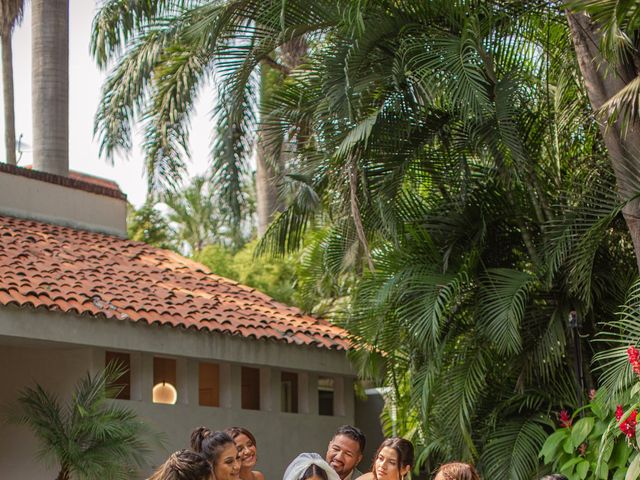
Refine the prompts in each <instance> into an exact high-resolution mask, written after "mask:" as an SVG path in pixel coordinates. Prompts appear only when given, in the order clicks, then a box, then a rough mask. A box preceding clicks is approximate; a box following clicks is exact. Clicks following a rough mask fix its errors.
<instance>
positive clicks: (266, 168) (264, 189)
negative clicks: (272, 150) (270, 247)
mask: <svg viewBox="0 0 640 480" xmlns="http://www.w3.org/2000/svg"><path fill="white" fill-rule="evenodd" d="M267 137H268V134H267V133H266V132H265V131H264V129H260V134H259V136H258V143H257V146H256V150H257V151H256V210H257V214H258V236H259V237H261V236H262V235H264V233H265V232H266V231H267V228H269V224H270V223H271V221H272V220H273V217H274V216H275V214H276V212H278V211H280V210H281V209H282V203H281V202H280V201H279V200H278V186H277V182H278V177H277V172H276V169H274V168H273V166H272V165H270V164H269V162H268V160H267V148H266V147H265V143H266V142H268V139H267Z"/></svg>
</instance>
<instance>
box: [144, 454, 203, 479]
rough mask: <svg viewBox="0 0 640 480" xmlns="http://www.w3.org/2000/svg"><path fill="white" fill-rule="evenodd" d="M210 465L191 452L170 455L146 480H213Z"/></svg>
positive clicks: (201, 457)
mask: <svg viewBox="0 0 640 480" xmlns="http://www.w3.org/2000/svg"><path fill="white" fill-rule="evenodd" d="M212 475H213V471H212V469H211V464H210V463H209V461H208V460H207V459H206V458H205V457H204V455H201V454H199V453H196V452H192V451H191V450H179V451H177V452H175V453H172V454H171V456H170V457H169V458H168V459H167V461H166V462H164V463H163V464H162V465H161V466H160V468H158V470H156V471H155V473H154V474H153V475H151V476H150V477H149V478H148V479H147V480H213V478H212Z"/></svg>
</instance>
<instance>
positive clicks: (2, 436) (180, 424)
mask: <svg viewBox="0 0 640 480" xmlns="http://www.w3.org/2000/svg"><path fill="white" fill-rule="evenodd" d="M4 340H5V341H6V340H7V339H6V338H5V339H4ZM12 342H14V341H13V340H12ZM14 343H15V342H14ZM103 359H104V350H101V349H92V348H60V347H59V346H56V345H54V346H53V347H49V346H47V345H42V346H37V347H32V346H19V345H11V344H9V342H5V343H3V339H2V337H0V385H2V388H1V389H0V404H2V405H6V404H7V403H10V402H13V401H14V400H15V398H16V396H17V392H18V391H19V390H20V389H22V388H24V387H25V386H26V385H32V384H33V382H39V383H41V384H42V385H43V386H44V387H46V388H48V389H51V390H52V391H53V392H55V393H56V394H58V395H60V396H61V398H65V397H67V396H68V395H69V393H70V392H71V390H72V387H73V384H74V383H75V381H76V379H77V378H78V377H80V376H81V375H83V374H84V373H85V372H86V371H87V369H95V368H96V367H98V366H100V365H101V364H102V362H103V361H104V360H103ZM139 362H140V363H141V364H142V372H143V373H142V374H141V373H140V372H138V375H137V378H138V380H137V381H138V382H142V384H143V386H145V385H146V386H150V384H151V383H152V380H149V378H150V376H149V375H146V374H145V373H144V370H145V368H146V367H145V365H147V366H148V365H149V364H150V363H151V364H152V356H150V355H144V354H142V359H141V360H139ZM179 362H180V363H182V367H183V371H186V372H187V375H186V378H185V379H183V380H182V381H180V380H179V381H178V388H179V391H181V390H182V391H185V390H187V391H191V394H192V397H193V396H195V397H196V399H195V402H189V398H188V396H189V395H187V396H186V397H185V396H183V397H182V398H180V397H179V402H178V404H176V405H157V404H153V403H150V401H149V400H150V393H148V392H149V390H147V389H146V388H145V390H144V391H143V392H139V393H141V395H140V396H141V399H140V400H131V401H127V400H118V401H117V402H118V403H120V404H122V405H126V406H128V407H131V408H133V409H134V410H135V411H136V412H137V413H138V414H139V415H140V416H141V417H142V418H143V419H145V420H146V421H147V422H148V423H149V425H150V426H151V427H152V428H153V429H155V430H156V431H158V432H161V433H162V434H163V435H164V437H165V448H164V449H160V450H156V451H155V452H154V454H153V456H152V457H151V459H150V460H151V462H152V464H153V465H157V464H159V463H160V462H162V461H163V460H164V459H165V458H166V456H167V453H168V452H171V451H174V450H177V449H179V448H185V447H187V446H188V438H189V433H190V432H191V430H192V428H194V427H196V426H199V425H206V426H209V427H210V428H214V429H221V428H225V427H227V426H233V425H241V426H245V427H247V428H249V430H251V431H252V432H253V433H254V434H255V436H256V439H257V442H258V456H259V461H258V469H259V470H261V471H263V473H265V475H266V478H267V480H279V479H280V478H281V477H282V474H283V472H284V469H285V468H286V466H287V464H288V463H289V461H290V460H292V459H293V458H294V457H295V456H296V455H297V454H298V453H300V452H303V451H316V452H319V453H321V454H322V455H324V453H325V451H326V446H327V443H328V441H329V439H330V438H331V435H332V433H333V431H334V430H335V429H336V428H337V427H338V426H339V425H342V424H344V423H352V422H353V401H352V400H353V389H352V384H351V382H350V381H349V382H348V385H347V388H346V391H345V394H346V397H345V398H346V402H345V405H344V406H343V407H341V408H343V409H344V410H345V415H343V416H335V417H327V416H319V415H316V414H312V413H308V414H292V413H281V412H279V411H277V410H279V409H274V408H273V406H274V404H275V403H276V402H277V400H278V395H279V392H276V391H273V392H272V393H273V395H274V396H275V397H274V398H271V400H272V401H271V402H269V401H268V399H263V405H266V406H267V408H272V411H248V410H241V409H240V408H239V407H238V403H239V399H238V398H234V399H232V401H231V404H232V405H231V406H229V407H226V408H213V407H200V406H198V405H197V395H193V394H194V391H195V392H197V390H194V388H196V389H197V380H194V379H197V370H196V369H195V368H194V365H197V360H194V359H179ZM184 367H186V370H185V369H184ZM134 368H136V367H134V366H132V370H133V369H134ZM179 368H181V367H179ZM239 368H240V367H239V365H232V366H231V370H230V371H229V373H230V374H231V376H230V379H229V382H230V383H229V385H228V389H229V390H234V391H235V392H237V391H239V377H238V376H237V372H238V371H239ZM147 373H148V372H147ZM277 377H278V371H277V370H275V371H274V372H273V378H277ZM308 380H309V379H308V378H307V382H308V383H309V385H310V388H311V391H312V392H313V382H314V380H313V376H311V381H310V382H309V381H308ZM194 381H195V382H196V383H195V387H194V383H193V382H194ZM303 383H304V382H303ZM316 385H317V380H316ZM139 386H140V385H138V387H139ZM186 402H189V403H186ZM193 403H196V405H194V404H193ZM309 403H310V405H309V406H310V408H311V409H313V408H314V406H315V407H316V408H317V403H315V405H314V402H313V400H312V399H310V402H309ZM269 404H270V405H269ZM36 451H37V443H36V441H35V439H34V437H33V436H32V435H31V433H30V432H29V431H28V430H27V429H26V428H25V427H17V426H7V425H5V424H1V423H0V478H2V479H5V478H6V479H9V478H11V479H29V480H31V479H33V480H36V479H53V478H55V475H56V473H57V471H55V467H51V468H46V467H45V466H44V465H43V464H42V463H39V462H36V461H34V457H35V452H36ZM147 473H148V472H147Z"/></svg>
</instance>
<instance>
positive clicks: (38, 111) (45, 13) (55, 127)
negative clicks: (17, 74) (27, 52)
mask: <svg viewBox="0 0 640 480" xmlns="http://www.w3.org/2000/svg"><path fill="white" fill-rule="evenodd" d="M31 4H32V8H31V12H32V13H31V15H32V23H31V27H32V32H33V33H32V35H33V47H32V48H33V50H32V55H33V56H32V64H31V69H32V71H31V75H32V109H33V167H34V169H36V170H41V171H44V172H49V173H54V174H57V175H65V176H66V175H68V174H69V0H32V2H31Z"/></svg>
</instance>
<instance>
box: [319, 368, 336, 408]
mask: <svg viewBox="0 0 640 480" xmlns="http://www.w3.org/2000/svg"><path fill="white" fill-rule="evenodd" d="M333 396H334V385H333V378H331V377H318V413H319V414H320V415H333Z"/></svg>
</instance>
